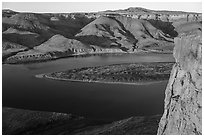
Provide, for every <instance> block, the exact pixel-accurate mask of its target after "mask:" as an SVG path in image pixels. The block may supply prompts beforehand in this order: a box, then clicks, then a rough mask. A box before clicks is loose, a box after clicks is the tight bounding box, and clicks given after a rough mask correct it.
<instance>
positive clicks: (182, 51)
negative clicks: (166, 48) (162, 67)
mask: <svg viewBox="0 0 204 137" xmlns="http://www.w3.org/2000/svg"><path fill="white" fill-rule="evenodd" d="M187 28H188V27H187ZM183 29H185V28H183ZM201 29H202V28H201V26H200V27H197V28H194V29H193V30H192V29H191V30H190V31H189V30H186V31H183V33H182V34H180V35H179V37H177V38H175V40H174V42H175V48H174V57H175V60H176V63H175V65H174V67H173V69H172V72H171V76H170V79H169V83H168V86H167V88H166V91H165V94H166V97H165V110H164V114H163V116H162V118H161V120H160V124H159V128H158V134H186V135H200V134H202V32H201Z"/></svg>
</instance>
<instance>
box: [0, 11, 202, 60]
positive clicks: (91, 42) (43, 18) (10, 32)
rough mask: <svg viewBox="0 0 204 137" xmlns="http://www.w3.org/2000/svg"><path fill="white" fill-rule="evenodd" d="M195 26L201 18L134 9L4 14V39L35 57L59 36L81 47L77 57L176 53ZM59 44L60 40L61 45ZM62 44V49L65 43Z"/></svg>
mask: <svg viewBox="0 0 204 137" xmlns="http://www.w3.org/2000/svg"><path fill="white" fill-rule="evenodd" d="M195 22H196V23H198V22H199V23H200V24H199V25H201V22H202V17H201V14H199V13H187V12H181V11H154V10H148V9H144V8H134V7H133V8H128V9H124V10H115V11H104V12H95V13H45V14H37V13H19V12H15V11H11V10H3V11H2V33H3V34H2V39H3V41H7V42H10V43H14V44H17V45H22V46H25V47H27V48H28V49H31V51H34V53H37V51H38V50H36V48H35V47H37V46H39V45H41V44H43V43H44V42H46V41H49V39H51V38H52V37H53V36H55V35H61V36H63V37H65V38H68V39H72V40H71V41H73V43H74V44H75V45H77V46H79V47H76V46H75V47H74V49H77V53H78V51H81V52H83V53H88V52H89V53H91V54H92V53H111V52H128V53H136V52H157V53H158V52H159V53H172V51H173V47H174V43H173V38H175V37H177V36H178V35H179V34H180V33H182V32H183V30H182V29H181V28H183V26H187V27H188V28H189V29H192V28H194V27H196V25H195ZM189 24H192V25H189ZM199 25H198V26H199ZM59 40H60V39H58V38H57V41H59ZM61 40H62V42H61V43H60V42H59V43H60V45H61V44H62V43H63V41H64V39H61ZM77 41H78V42H77ZM51 42H54V40H53V41H51ZM80 42H81V43H83V45H85V47H86V48H88V49H91V50H88V51H86V50H84V47H83V46H80V45H81V44H79V43H80ZM48 43H49V42H48ZM68 43H69V42H68ZM74 44H72V45H74ZM45 45H46V44H45ZM40 47H41V48H43V47H44V51H45V47H46V46H42V45H41V46H40ZM48 47H49V46H48ZM55 47H56V46H55ZM51 48H52V51H51V52H54V53H57V52H58V51H63V50H64V47H63V46H59V47H57V48H53V47H52V46H51V47H49V50H51ZM60 48H62V49H60ZM12 50H13V49H12ZM54 50H56V51H54ZM44 51H43V52H44ZM16 52H18V49H16ZM19 52H20V51H19ZM69 52H70V51H69ZM71 52H72V51H71ZM81 52H80V53H81ZM26 53H27V52H26ZM28 53H29V54H30V53H32V52H30V51H29V52H28ZM46 53H47V52H46ZM58 53H59V54H58V55H57V56H58V57H60V56H62V57H63V56H65V54H64V52H58ZM22 54H23V53H21V55H22ZM49 54H50V53H49ZM60 54H62V55H60ZM10 55H15V54H10ZM4 57H7V56H4ZM8 57H9V56H8Z"/></svg>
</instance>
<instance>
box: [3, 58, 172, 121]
mask: <svg viewBox="0 0 204 137" xmlns="http://www.w3.org/2000/svg"><path fill="white" fill-rule="evenodd" d="M168 61H171V62H172V61H174V58H173V56H172V55H169V54H160V55H156V54H149V55H148V56H147V55H145V56H144V55H133V54H124V55H120V56H118V55H111V56H110V55H102V56H90V57H77V58H64V59H59V60H55V61H50V62H43V63H32V64H22V65H7V64H5V65H3V69H2V70H3V73H2V75H3V98H2V101H3V106H7V107H16V108H24V109H31V110H43V111H56V112H66V113H73V114H77V115H81V116H86V117H88V118H93V119H106V120H118V119H122V118H127V117H130V116H138V115H153V114H159V113H162V112H163V100H164V91H165V88H166V84H167V81H164V82H161V83H155V84H151V85H124V84H123V85H120V84H100V83H78V82H66V81H54V80H49V79H38V78H35V77H34V76H35V75H36V74H41V73H48V72H54V71H62V70H67V69H72V68H80V67H88V66H99V65H100V66H101V65H109V64H120V63H135V62H168Z"/></svg>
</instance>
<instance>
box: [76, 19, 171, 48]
mask: <svg viewBox="0 0 204 137" xmlns="http://www.w3.org/2000/svg"><path fill="white" fill-rule="evenodd" d="M76 37H77V38H78V39H79V40H81V41H84V42H86V43H89V44H94V45H99V46H102V47H108V48H111V47H117V48H121V49H122V50H124V51H129V52H131V51H134V50H135V49H137V48H138V47H140V48H142V46H143V45H153V44H155V43H156V44H157V43H159V42H160V41H161V42H167V41H168V42H170V41H172V39H171V38H170V37H169V36H168V35H165V34H164V33H163V32H162V31H161V30H158V29H156V28H155V27H153V26H152V25H151V24H150V23H149V22H147V21H144V20H138V19H132V18H128V17H124V16H116V17H105V16H102V17H99V18H97V19H96V20H94V21H93V22H91V23H89V24H88V25H86V26H85V27H84V28H82V29H81V32H80V33H78V34H77V35H76ZM149 48H150V46H149Z"/></svg>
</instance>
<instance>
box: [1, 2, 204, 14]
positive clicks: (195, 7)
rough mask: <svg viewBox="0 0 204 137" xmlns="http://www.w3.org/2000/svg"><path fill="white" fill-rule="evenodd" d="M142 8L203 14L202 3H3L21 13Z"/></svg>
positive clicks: (4, 7) (5, 7)
mask: <svg viewBox="0 0 204 137" xmlns="http://www.w3.org/2000/svg"><path fill="white" fill-rule="evenodd" d="M129 7H142V8H147V9H152V10H173V11H186V12H199V13H201V12H202V3H201V2H3V3H2V8H3V9H11V10H14V11H19V12H38V13H42V12H50V13H52V12H55V13H60V12H61V13H62V12H63V13H70V12H97V11H105V10H117V9H126V8H129Z"/></svg>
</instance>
